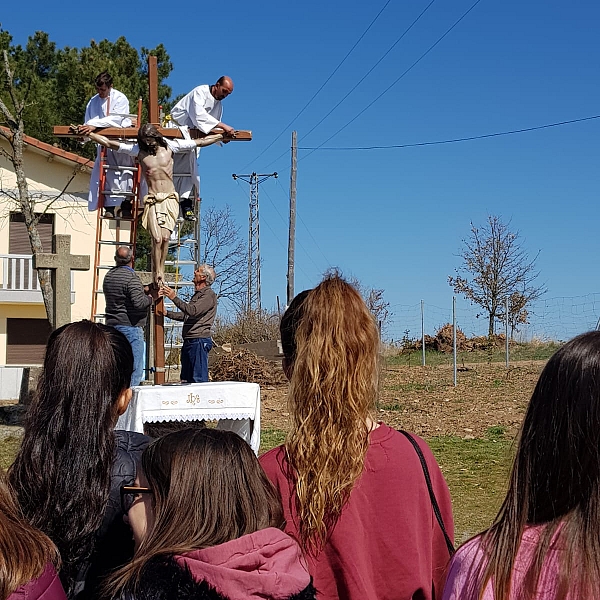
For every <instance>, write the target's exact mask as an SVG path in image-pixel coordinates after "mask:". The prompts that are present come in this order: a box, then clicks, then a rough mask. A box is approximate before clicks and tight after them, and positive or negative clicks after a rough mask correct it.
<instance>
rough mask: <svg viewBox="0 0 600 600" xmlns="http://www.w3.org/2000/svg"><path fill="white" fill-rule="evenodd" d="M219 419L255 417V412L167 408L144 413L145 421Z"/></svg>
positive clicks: (143, 418)
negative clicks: (172, 409) (158, 411)
mask: <svg viewBox="0 0 600 600" xmlns="http://www.w3.org/2000/svg"><path fill="white" fill-rule="evenodd" d="M219 419H234V420H242V419H254V412H247V411H246V412H226V413H212V412H211V413H210V414H206V413H202V412H200V411H198V412H197V413H195V414H194V413H190V412H186V413H178V412H170V411H167V410H162V411H160V413H159V414H152V415H150V414H148V413H145V414H143V415H142V420H143V422H144V423H160V422H161V421H202V420H203V421H218V420H219Z"/></svg>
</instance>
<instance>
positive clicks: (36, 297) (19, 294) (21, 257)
mask: <svg viewBox="0 0 600 600" xmlns="http://www.w3.org/2000/svg"><path fill="white" fill-rule="evenodd" d="M0 302H7V303H9V304H10V303H21V302H25V303H34V304H39V303H41V302H43V298H42V290H41V288H40V282H39V281H38V276H37V271H36V270H35V269H34V268H33V257H32V255H31V254H0ZM74 303H75V278H74V272H73V271H71V304H74Z"/></svg>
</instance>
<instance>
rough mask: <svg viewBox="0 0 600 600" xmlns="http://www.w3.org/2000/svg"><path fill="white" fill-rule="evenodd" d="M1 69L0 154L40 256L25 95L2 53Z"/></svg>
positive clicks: (43, 272) (45, 282)
mask: <svg viewBox="0 0 600 600" xmlns="http://www.w3.org/2000/svg"><path fill="white" fill-rule="evenodd" d="M3 70H4V73H3V76H4V77H3V78H4V79H5V81H6V89H7V93H8V97H9V98H10V104H11V107H10V108H9V107H8V106H7V105H6V104H5V103H4V102H3V100H2V98H0V118H1V120H2V121H1V123H0V124H1V125H3V126H4V127H0V136H2V137H3V138H4V139H5V140H6V141H7V142H8V145H9V149H8V150H6V149H4V148H3V147H0V155H2V156H4V157H5V158H6V159H7V160H8V161H9V162H10V163H11V164H12V165H13V168H14V170H15V176H16V179H17V192H16V194H15V195H14V200H15V201H16V204H17V206H18V208H19V210H20V211H21V212H22V213H23V217H24V219H25V226H26V227H27V234H28V236H29V242H30V244H31V252H32V254H34V255H36V254H38V253H42V252H43V251H44V250H43V247H42V240H41V238H40V235H39V233H38V229H37V226H38V223H39V220H40V218H41V214H40V213H38V214H36V212H35V206H36V198H35V197H34V196H32V195H31V194H30V193H29V188H28V185H27V179H26V177H25V166H24V162H23V136H24V129H25V124H24V120H23V113H24V111H25V108H26V106H27V93H24V94H22V95H19V94H18V93H17V91H16V89H15V85H14V75H13V72H12V69H11V66H10V62H9V60H8V53H7V52H6V50H4V51H3ZM19 96H21V97H19ZM46 210H47V206H46ZM44 212H45V211H44ZM37 273H38V279H39V282H40V288H41V290H42V298H43V299H44V305H45V307H46V314H47V315H48V320H49V322H50V326H51V327H52V328H54V306H53V304H54V299H53V294H52V279H51V275H50V270H49V269H38V271H37Z"/></svg>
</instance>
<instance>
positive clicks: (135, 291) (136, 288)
mask: <svg viewBox="0 0 600 600" xmlns="http://www.w3.org/2000/svg"><path fill="white" fill-rule="evenodd" d="M135 278H136V279H137V281H135V280H134V279H132V280H131V281H130V282H129V283H128V285H127V295H128V296H129V300H130V301H131V304H132V306H133V308H135V309H136V310H145V309H146V308H148V307H149V306H150V305H151V304H152V297H151V296H148V295H146V294H145V293H144V286H143V285H142V282H141V281H140V280H139V278H138V277H137V275H135Z"/></svg>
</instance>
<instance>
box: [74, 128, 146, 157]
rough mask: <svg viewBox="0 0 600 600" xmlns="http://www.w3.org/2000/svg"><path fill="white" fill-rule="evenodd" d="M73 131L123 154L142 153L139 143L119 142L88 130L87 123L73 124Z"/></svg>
mask: <svg viewBox="0 0 600 600" xmlns="http://www.w3.org/2000/svg"><path fill="white" fill-rule="evenodd" d="M71 131H72V132H73V133H78V134H82V135H85V136H86V137H88V138H90V140H92V141H93V142H96V144H100V145H101V146H105V147H106V148H109V149H110V150H114V151H115V152H120V153H121V154H128V155H129V156H137V155H138V154H139V153H140V147H139V146H138V145H137V144H131V143H124V142H117V141H116V140H109V139H108V138H107V137H105V136H103V135H100V134H99V133H94V132H92V131H90V132H89V133H88V131H87V125H71Z"/></svg>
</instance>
